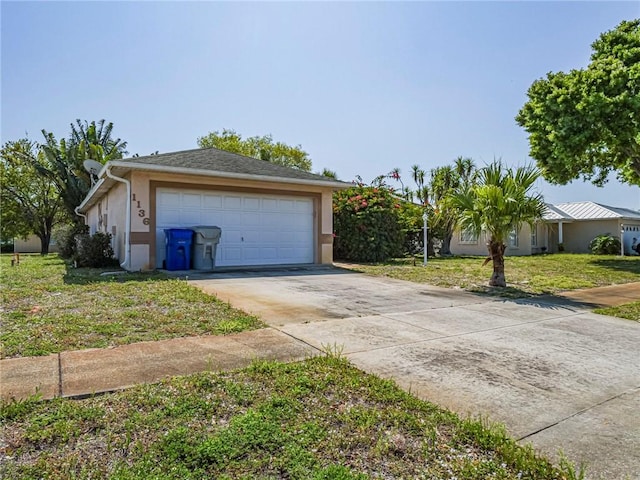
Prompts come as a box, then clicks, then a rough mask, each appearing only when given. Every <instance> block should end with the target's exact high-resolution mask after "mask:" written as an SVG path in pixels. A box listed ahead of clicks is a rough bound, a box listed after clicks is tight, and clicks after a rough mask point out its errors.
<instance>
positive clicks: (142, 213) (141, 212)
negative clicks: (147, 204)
mask: <svg viewBox="0 0 640 480" xmlns="http://www.w3.org/2000/svg"><path fill="white" fill-rule="evenodd" d="M131 201H132V202H134V203H135V205H136V206H135V208H137V209H138V217H140V218H142V223H143V224H144V225H149V217H147V212H146V211H145V210H144V209H143V208H142V205H140V200H138V199H136V194H135V193H133V194H132V195H131Z"/></svg>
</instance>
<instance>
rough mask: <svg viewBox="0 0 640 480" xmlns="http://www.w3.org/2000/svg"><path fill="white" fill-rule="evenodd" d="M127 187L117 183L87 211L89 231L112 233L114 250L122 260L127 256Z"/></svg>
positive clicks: (92, 232) (86, 221)
mask: <svg viewBox="0 0 640 480" xmlns="http://www.w3.org/2000/svg"><path fill="white" fill-rule="evenodd" d="M126 196H127V187H126V186H125V185H124V184H123V183H117V184H115V185H114V186H113V188H111V190H109V191H108V192H107V194H106V195H104V196H103V197H102V198H101V199H100V200H99V201H98V202H97V203H96V204H95V205H94V206H93V207H91V208H90V209H89V210H88V211H87V213H86V216H87V218H86V220H85V223H86V224H87V225H89V233H91V234H94V233H96V232H103V233H110V234H111V246H112V247H113V252H114V254H115V256H116V258H118V260H120V262H123V261H124V258H125V254H126V252H125V222H126V214H125V212H126V210H125V205H126Z"/></svg>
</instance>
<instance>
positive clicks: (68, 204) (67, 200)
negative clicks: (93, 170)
mask: <svg viewBox="0 0 640 480" xmlns="http://www.w3.org/2000/svg"><path fill="white" fill-rule="evenodd" d="M112 130H113V124H112V123H109V124H107V125H106V126H105V121H104V120H100V121H99V122H97V124H96V122H95V121H94V122H91V123H89V122H86V121H84V122H81V121H80V120H76V125H74V124H71V134H70V136H69V138H68V140H65V139H60V141H58V140H57V139H56V138H55V136H54V135H53V134H52V133H49V132H47V131H46V130H42V135H43V136H44V140H45V143H44V144H43V146H42V150H43V152H44V155H45V158H46V162H40V161H36V162H35V163H34V165H35V168H36V169H37V170H38V172H39V173H40V174H41V175H43V176H45V177H46V178H48V179H50V180H51V181H53V182H54V183H55V185H56V187H57V189H58V192H59V194H60V197H61V199H62V202H63V204H64V208H65V209H66V210H67V212H68V214H69V217H70V218H72V219H73V221H74V222H79V221H80V219H79V218H78V216H77V215H76V214H75V208H76V207H77V206H78V205H80V203H82V200H84V197H85V196H86V195H87V193H89V190H90V189H91V177H90V175H89V173H88V172H87V171H86V170H85V169H84V165H83V163H84V161H85V160H88V159H91V160H95V161H97V162H99V163H106V162H107V161H109V160H116V159H119V158H122V157H123V156H124V155H126V154H127V151H126V147H127V143H126V142H123V141H122V140H120V139H119V138H117V139H114V138H113V137H112V135H111V132H112Z"/></svg>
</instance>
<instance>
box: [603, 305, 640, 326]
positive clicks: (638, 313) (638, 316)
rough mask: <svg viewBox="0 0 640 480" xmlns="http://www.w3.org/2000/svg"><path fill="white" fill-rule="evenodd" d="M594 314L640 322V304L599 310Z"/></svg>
mask: <svg viewBox="0 0 640 480" xmlns="http://www.w3.org/2000/svg"><path fill="white" fill-rule="evenodd" d="M594 312H596V313H600V314H602V315H611V316H612V317H619V318H626V319H628V320H635V321H636V322H640V302H632V303H625V304H624V305H619V306H617V307H609V308H597V309H595V310H594Z"/></svg>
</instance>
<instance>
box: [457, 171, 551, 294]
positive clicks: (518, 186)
mask: <svg viewBox="0 0 640 480" xmlns="http://www.w3.org/2000/svg"><path fill="white" fill-rule="evenodd" d="M539 177H540V172H539V171H538V170H537V169H536V168H534V167H532V166H527V167H519V168H517V169H512V168H506V167H505V166H504V165H503V164H502V162H501V161H499V160H498V161H494V162H493V163H491V164H490V165H488V166H486V167H484V168H482V169H480V170H479V171H478V176H477V181H476V183H473V184H471V185H470V186H469V188H468V189H467V190H466V191H464V192H459V193H457V194H455V195H453V196H452V197H451V200H450V204H451V206H453V207H454V208H456V209H457V210H458V214H459V220H460V226H461V228H463V229H465V230H469V231H471V232H473V233H474V234H475V235H477V236H480V233H481V232H482V231H485V232H487V233H488V235H489V243H488V245H487V247H488V250H489V257H488V258H487V260H486V262H485V263H488V262H489V261H492V262H493V274H492V275H491V279H490V280H489V285H491V286H497V287H506V286H507V283H506V278H505V274H504V252H505V249H506V245H505V240H507V238H508V237H509V235H510V233H511V232H512V231H513V230H514V229H515V230H516V231H517V230H519V229H520V227H521V226H522V225H523V224H524V223H528V224H530V225H533V224H534V222H535V221H536V220H538V219H540V218H542V214H543V212H544V209H545V204H544V201H543V199H542V196H541V195H540V194H538V193H534V192H533V188H534V186H535V182H536V180H537V179H538V178H539Z"/></svg>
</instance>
